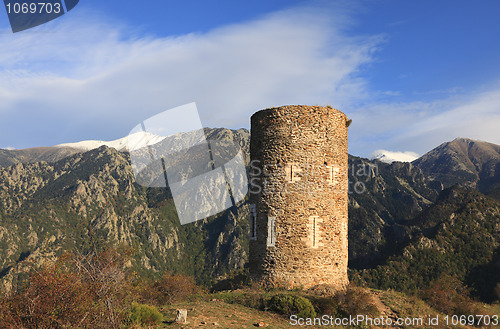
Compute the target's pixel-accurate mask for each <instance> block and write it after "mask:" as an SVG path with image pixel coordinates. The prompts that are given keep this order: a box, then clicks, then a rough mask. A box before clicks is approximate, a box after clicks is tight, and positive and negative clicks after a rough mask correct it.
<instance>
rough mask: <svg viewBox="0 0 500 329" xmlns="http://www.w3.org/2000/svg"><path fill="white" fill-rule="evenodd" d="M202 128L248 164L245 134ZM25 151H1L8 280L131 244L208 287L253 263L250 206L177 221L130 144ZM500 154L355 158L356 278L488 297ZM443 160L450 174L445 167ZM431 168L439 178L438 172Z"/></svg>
mask: <svg viewBox="0 0 500 329" xmlns="http://www.w3.org/2000/svg"><path fill="white" fill-rule="evenodd" d="M205 133H206V135H207V136H208V139H209V140H210V141H211V142H213V143H214V145H218V146H221V147H220V148H219V149H218V150H219V151H220V154H219V153H218V155H217V156H218V157H220V158H222V159H223V158H224V157H227V156H228V154H231V152H227V150H226V149H230V148H231V147H232V146H234V145H235V144H237V145H240V146H241V148H242V150H243V153H244V156H245V158H246V160H247V161H248V149H249V132H248V131H246V130H243V129H240V130H238V131H235V130H229V129H206V131H205ZM166 142H167V141H165V143H166ZM466 145H468V146H467V147H465V146H466ZM225 148H226V149H225ZM465 150H468V151H467V152H465ZM22 151H23V150H18V151H6V152H7V153H5V152H3V153H2V154H0V155H1V156H0V159H3V163H7V162H8V161H10V162H16V164H15V165H12V166H7V167H5V168H3V169H2V168H0V277H1V278H2V282H3V286H4V288H6V289H10V288H12V287H13V285H15V284H16V282H21V281H22V280H23V277H24V276H25V275H24V274H23V272H25V271H26V270H27V268H28V267H26V264H27V263H30V262H31V263H34V264H43V263H44V262H45V261H46V260H47V259H49V260H50V259H55V258H56V257H57V256H59V255H61V254H62V253H63V252H65V251H68V250H77V251H80V252H86V251H88V250H92V249H95V248H99V247H102V246H107V245H113V244H116V243H124V244H127V245H130V246H132V247H133V248H134V250H135V255H134V256H133V259H132V261H131V263H130V264H129V266H131V268H133V269H134V270H136V272H138V273H140V274H141V275H146V276H155V275H159V274H160V273H163V272H164V271H174V272H181V273H186V274H191V275H195V276H196V278H197V280H198V282H200V283H206V284H207V283H211V282H214V280H216V279H217V278H220V277H224V276H225V275H227V274H228V273H230V272H234V271H238V270H242V269H244V267H245V264H246V263H247V259H248V258H247V256H248V218H247V217H248V206H247V205H246V204H245V202H242V203H241V204H238V205H237V206H236V207H232V208H231V209H229V210H227V211H225V212H223V213H220V214H218V215H216V216H212V217H210V218H208V219H206V220H203V221H200V222H196V223H192V224H188V225H183V226H181V225H180V224H179V220H178V219H177V216H176V211H175V206H174V204H173V200H172V198H171V195H170V192H169V190H168V189H164V188H144V187H142V186H140V185H138V184H137V183H136V182H135V178H134V175H133V172H132V167H131V162H130V158H129V155H128V153H126V152H118V151H116V150H115V149H112V148H108V147H106V146H102V147H100V148H98V149H93V150H90V151H87V152H83V151H78V152H76V151H74V149H66V148H62V149H61V148H59V151H56V150H54V149H50V150H45V152H42V153H37V152H33V150H29V152H28V151H26V152H27V153H25V156H24V157H20V156H19V154H23V153H22ZM62 151H65V152H69V153H66V154H63V153H61V152H62ZM219 151H217V152H219ZM497 151H498V146H495V145H494V144H488V143H485V144H483V143H482V142H474V143H472V142H471V141H470V140H465V139H460V140H455V141H453V142H450V143H445V144H443V145H441V146H439V147H438V148H436V149H435V150H432V151H430V152H429V153H427V154H426V155H425V156H423V157H422V158H421V159H418V160H416V161H414V162H413V163H401V162H393V163H391V164H387V163H383V162H380V161H377V160H374V161H370V160H368V159H363V158H358V157H354V156H349V181H350V183H349V192H350V194H349V267H350V269H351V273H350V275H351V277H356V276H357V277H359V278H360V280H361V281H360V282H365V283H367V284H369V285H370V286H372V287H375V288H384V289H385V288H388V287H392V288H394V289H396V290H403V291H407V292H411V291H415V289H418V288H419V287H421V286H425V285H427V284H428V283H429V282H431V281H432V280H434V279H436V278H438V277H439V276H440V275H441V274H450V275H453V276H455V277H457V278H459V279H460V280H462V281H463V282H465V283H466V285H467V286H468V287H470V288H472V289H475V292H476V295H478V296H481V297H482V298H483V299H484V300H492V298H494V296H493V295H492V287H494V286H495V283H498V281H499V279H498V277H496V276H495V275H493V274H492V273H495V271H497V268H496V266H497V265H496V263H495V262H496V259H497V257H498V244H499V241H498V236H499V235H500V234H499V233H498V227H499V225H498V222H497V221H498V213H497V210H496V209H498V203H496V202H497V201H495V200H494V199H490V198H488V197H486V196H484V195H483V194H482V193H481V192H480V191H481V189H482V188H483V187H485V186H487V187H488V189H487V191H495V186H496V185H495V184H496V179H497V177H498V175H497V173H498V171H496V168H497V167H498V165H499V162H498V159H497V153H498V152H497ZM11 152H15V153H11ZM16 152H17V153H16ZM54 152H55V153H54ZM73 152H75V153H73ZM226 153H227V154H226ZM6 154H7V155H6ZM12 154H17V155H16V157H14V156H12ZM37 154H43V156H44V157H45V159H47V160H50V159H54V161H41V162H37V159H40V157H41V155H37ZM63 155H65V156H64V157H63ZM2 156H3V157H2ZM59 157H63V158H62V159H59ZM443 159H445V160H443ZM446 159H448V160H446ZM181 160H182V159H181ZM21 162H24V163H21ZM449 162H451V163H452V164H453V165H451V164H449ZM471 163H474V164H475V165H474V168H476V169H474V170H476V171H475V173H476V174H473V173H474V171H473V168H472V167H471V165H470V164H471ZM178 165H179V168H181V169H186V170H188V169H189V168H182V166H183V162H182V161H180V160H179V163H178ZM446 165H449V166H448V167H447V168H448V170H450V172H448V171H443V172H440V169H439V168H441V166H446ZM432 168H434V169H435V172H436V173H437V174H432V173H430V170H431V169H432ZM464 168H466V169H464ZM492 168H493V169H495V170H493V169H492ZM434 169H432V170H434ZM433 172H434V171H433ZM454 173H455V174H456V175H457V177H465V176H463V175H465V173H468V175H469V176H466V177H468V178H467V180H464V179H462V180H461V182H465V184H464V185H465V186H464V187H463V188H452V189H451V190H448V189H445V190H444V191H443V188H445V187H447V186H448V185H450V184H452V183H454V182H455V181H453V180H452V178H453V177H454V176H453V175H454ZM471 173H472V174H471ZM461 175H462V176H461ZM447 177H448V178H447ZM447 179H448V180H447ZM473 187H474V188H477V189H479V191H476V190H475V189H473ZM450 191H453V192H450ZM483 191H485V190H483ZM455 194H456V195H457V196H456V197H450V195H451V196H453V195H455ZM490 196H494V194H493V193H492V192H490ZM452 214H454V215H453V216H455V217H454V219H453V220H451V221H450V217H451V216H452ZM457 223H459V224H457ZM495 225H496V226H495ZM437 227H438V228H439V229H437ZM464 232H467V233H464ZM470 232H472V233H470ZM422 246H424V247H422ZM426 246H431V247H432V248H430V247H429V248H427V247H426ZM434 247H435V248H434ZM436 250H438V251H436ZM469 259H473V261H471V260H469ZM444 260H445V261H446V262H445V263H441V262H442V261H444ZM433 262H434V263H433ZM433 264H434V265H433ZM443 264H446V266H444V267H443ZM433 266H434V267H433ZM422 268H429V271H430V269H432V268H434V272H432V271H431V272H425V271H424V272H422V276H421V277H420V276H414V275H410V274H407V273H410V272H411V271H417V270H418V271H420V270H422ZM444 268H446V269H447V271H444V270H443V269H444ZM389 270H390V271H393V273H396V274H394V275H393V276H392V277H391V276H389V277H388V276H387V275H386V274H384V273H386V272H387V271H389ZM405 271H410V272H405ZM485 275H486V276H487V279H486V280H484V279H483V278H484V277H485ZM398 277H399V278H400V280H398ZM480 277H481V279H479V278H480ZM19 280H20V281H19ZM481 280H482V281H484V284H483V283H481V282H482V281H481ZM488 291H489V293H488Z"/></svg>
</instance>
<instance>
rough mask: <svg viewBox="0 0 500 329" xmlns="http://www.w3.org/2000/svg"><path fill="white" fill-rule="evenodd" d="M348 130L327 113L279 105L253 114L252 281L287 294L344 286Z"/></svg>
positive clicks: (332, 113)
mask: <svg viewBox="0 0 500 329" xmlns="http://www.w3.org/2000/svg"><path fill="white" fill-rule="evenodd" d="M347 126H348V121H347V117H346V115H345V114H344V113H342V112H340V111H338V110H335V109H333V108H331V107H320V106H283V107H278V108H270V109H265V110H262V111H259V112H257V113H255V114H254V115H253V116H252V119H251V142H250V158H251V163H250V273H251V275H252V278H253V279H254V280H255V281H257V282H260V283H262V284H264V285H267V286H279V287H286V288H289V289H290V288H294V287H301V288H304V289H308V288H311V287H314V286H317V285H329V286H333V288H334V289H342V288H343V287H345V286H346V285H347V283H348V279H347V203H348V199H347V198H348V196H347V186H348V182H347V169H348V163H347Z"/></svg>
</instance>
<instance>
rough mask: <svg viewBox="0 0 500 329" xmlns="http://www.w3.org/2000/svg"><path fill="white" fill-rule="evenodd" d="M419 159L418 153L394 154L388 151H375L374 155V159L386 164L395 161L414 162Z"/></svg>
mask: <svg viewBox="0 0 500 329" xmlns="http://www.w3.org/2000/svg"><path fill="white" fill-rule="evenodd" d="M418 158H419V155H418V153H415V152H411V151H405V152H393V151H387V150H375V151H374V152H373V153H372V159H378V160H380V161H382V162H385V163H392V162H394V161H400V162H412V161H413V160H416V159H418Z"/></svg>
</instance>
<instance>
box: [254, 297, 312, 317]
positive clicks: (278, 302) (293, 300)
mask: <svg viewBox="0 0 500 329" xmlns="http://www.w3.org/2000/svg"><path fill="white" fill-rule="evenodd" d="M264 307H265V308H266V309H268V310H270V311H273V312H276V313H279V314H283V315H287V316H290V315H292V314H295V315H297V316H298V317H300V318H314V317H316V311H315V310H314V307H313V306H312V304H311V302H310V301H309V299H307V298H304V297H301V296H296V295H291V294H278V295H274V296H271V297H270V298H267V299H265V300H264Z"/></svg>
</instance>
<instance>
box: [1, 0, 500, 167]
mask: <svg viewBox="0 0 500 329" xmlns="http://www.w3.org/2000/svg"><path fill="white" fill-rule="evenodd" d="M499 12H500V2H499V1H496V0H481V1H473V0H470V1H466V0H453V1H451V0H440V1H430V0H423V1H400V0H379V1H369V0H350V1H347V0H346V1H334V0H330V1H326V0H325V1H321V0H318V1H314V0H309V1H298V0H266V1H260V0H253V1H234V0H233V1H226V0H218V1H210V0H198V1H194V0H185V1H182V2H180V1H167V0H149V1H146V2H145V1H130V0H120V1H118V0H106V1H97V0H80V3H79V4H78V5H77V6H76V7H75V8H74V9H73V10H72V11H70V12H68V13H67V14H65V15H63V16H61V17H60V18H57V19H55V20H53V21H51V22H49V23H47V24H44V25H41V26H39V27H35V28H32V29H30V30H26V31H22V32H18V33H12V31H11V29H10V26H9V22H8V18H7V14H6V12H5V10H3V8H1V9H0V118H1V119H0V148H15V149H22V148H28V147H38V146H51V145H56V144H61V143H70V142H78V141H82V140H90V139H97V140H115V139H118V138H121V137H124V136H127V135H128V133H129V132H130V130H131V129H132V128H133V127H135V126H136V125H137V124H139V123H140V122H142V121H144V120H146V119H147V118H150V117H152V116H154V115H156V114H158V113H161V112H163V111H166V110H169V109H172V108H175V107H178V106H181V105H184V104H188V103H192V102H196V104H197V108H198V110H199V113H200V118H201V121H202V124H203V125H204V126H207V127H226V128H232V129H238V128H247V129H249V128H250V123H249V122H250V116H251V115H252V114H253V113H254V112H256V111H258V110H261V109H264V108H268V107H274V106H280V105H288V104H306V105H331V106H332V107H334V108H337V109H339V110H341V111H343V112H344V113H346V114H347V116H348V117H349V118H351V119H353V123H352V124H351V126H350V128H349V153H350V154H353V155H357V156H363V157H372V156H373V155H375V154H378V153H380V152H381V151H386V152H389V153H390V154H392V155H396V156H397V155H398V154H400V155H404V156H405V157H408V156H410V158H411V157H412V156H413V157H417V156H420V155H423V154H424V153H426V152H428V151H430V150H431V149H432V148H434V147H436V146H438V145H440V144H441V143H443V142H446V141H450V140H453V139H454V138H457V137H467V138H472V139H478V140H483V141H488V142H492V143H496V144H500V129H498V128H499V127H500V20H498V13H499Z"/></svg>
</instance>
